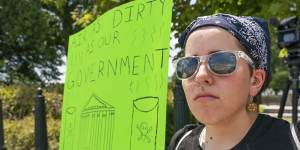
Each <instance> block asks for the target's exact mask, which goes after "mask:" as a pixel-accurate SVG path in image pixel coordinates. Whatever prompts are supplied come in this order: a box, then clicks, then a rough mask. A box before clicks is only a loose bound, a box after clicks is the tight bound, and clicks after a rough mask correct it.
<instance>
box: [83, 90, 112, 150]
mask: <svg viewBox="0 0 300 150" xmlns="http://www.w3.org/2000/svg"><path fill="white" fill-rule="evenodd" d="M114 116H115V108H114V107H113V106H111V105H109V104H108V103H107V102H105V101H104V100H102V99H101V98H99V97H98V96H96V95H92V96H91V97H90V99H89V100H88V102H87V104H86V105H85V106H84V107H83V109H82V112H81V116H80V131H79V135H80V137H79V139H78V140H79V142H78V143H79V146H78V148H79V150H112V141H113V130H114Z"/></svg>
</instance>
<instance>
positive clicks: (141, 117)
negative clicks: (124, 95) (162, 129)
mask: <svg viewBox="0 0 300 150" xmlns="http://www.w3.org/2000/svg"><path fill="white" fill-rule="evenodd" d="M158 104H159V98H158V97H152V96H147V97H141V98H138V99H135V100H133V109H132V123H131V135H130V148H129V150H141V149H143V150H155V149H156V136H157V127H158V126H157V124H158V108H159V107H158V106H159V105H158Z"/></svg>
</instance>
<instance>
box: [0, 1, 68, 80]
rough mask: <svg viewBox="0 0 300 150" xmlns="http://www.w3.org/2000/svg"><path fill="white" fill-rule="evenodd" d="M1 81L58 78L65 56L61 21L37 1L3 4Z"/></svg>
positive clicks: (0, 14)
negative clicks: (62, 58)
mask: <svg viewBox="0 0 300 150" xmlns="http://www.w3.org/2000/svg"><path fill="white" fill-rule="evenodd" d="M0 24H1V26H0V81H1V82H6V83H14V82H28V81H43V80H44V81H47V80H53V79H58V76H59V75H60V73H59V71H58V69H57V67H56V66H59V65H61V64H62V60H61V57H62V56H63V54H64V53H65V49H64V47H63V45H62V41H63V39H62V33H63V31H62V28H61V24H60V22H59V18H57V17H56V16H53V15H52V14H51V13H50V12H49V11H47V10H45V9H41V6H40V4H39V3H37V1H34V0H9V1H4V0H1V1H0Z"/></svg>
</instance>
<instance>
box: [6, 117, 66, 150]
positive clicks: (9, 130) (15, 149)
mask: <svg viewBox="0 0 300 150" xmlns="http://www.w3.org/2000/svg"><path fill="white" fill-rule="evenodd" d="M59 129H60V120H57V119H52V118H47V135H48V145H49V149H55V150H56V149H58V143H59V142H58V141H59ZM4 137H5V146H6V148H7V149H8V150H10V149H11V150H33V149H34V117H33V115H30V116H27V117H24V118H23V119H19V120H8V119H6V120H4Z"/></svg>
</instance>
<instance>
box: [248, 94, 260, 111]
mask: <svg viewBox="0 0 300 150" xmlns="http://www.w3.org/2000/svg"><path fill="white" fill-rule="evenodd" d="M247 110H248V111H249V112H258V105H257V104H256V103H255V102H253V97H252V96H251V97H250V101H249V103H248V104H247Z"/></svg>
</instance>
